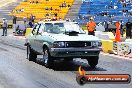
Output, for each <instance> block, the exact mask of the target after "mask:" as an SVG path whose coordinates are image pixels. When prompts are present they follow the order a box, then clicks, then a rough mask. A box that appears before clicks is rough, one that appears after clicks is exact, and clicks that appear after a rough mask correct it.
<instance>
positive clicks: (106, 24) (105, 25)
mask: <svg viewBox="0 0 132 88" xmlns="http://www.w3.org/2000/svg"><path fill="white" fill-rule="evenodd" d="M108 26H109V24H108V22H107V21H106V20H105V21H104V28H105V31H106V32H108Z"/></svg>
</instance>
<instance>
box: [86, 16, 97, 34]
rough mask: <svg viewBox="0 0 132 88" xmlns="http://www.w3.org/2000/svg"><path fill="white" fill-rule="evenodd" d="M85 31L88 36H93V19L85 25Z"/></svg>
mask: <svg viewBox="0 0 132 88" xmlns="http://www.w3.org/2000/svg"><path fill="white" fill-rule="evenodd" d="M86 26H87V30H88V35H95V33H94V31H95V27H96V23H95V22H94V19H93V18H92V17H91V18H90V21H89V22H88V23H87V25H86Z"/></svg>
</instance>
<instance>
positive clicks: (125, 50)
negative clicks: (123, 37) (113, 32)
mask: <svg viewBox="0 0 132 88" xmlns="http://www.w3.org/2000/svg"><path fill="white" fill-rule="evenodd" d="M117 47H118V54H119V55H124V56H128V57H132V43H129V42H119V43H118V44H117Z"/></svg>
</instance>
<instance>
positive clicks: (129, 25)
mask: <svg viewBox="0 0 132 88" xmlns="http://www.w3.org/2000/svg"><path fill="white" fill-rule="evenodd" d="M131 32H132V23H131V22H130V21H129V20H128V22H127V23H126V38H129V37H130V38H132V33H131Z"/></svg>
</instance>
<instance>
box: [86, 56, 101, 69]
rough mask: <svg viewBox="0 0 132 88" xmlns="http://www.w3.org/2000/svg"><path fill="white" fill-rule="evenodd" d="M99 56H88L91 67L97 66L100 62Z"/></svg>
mask: <svg viewBox="0 0 132 88" xmlns="http://www.w3.org/2000/svg"><path fill="white" fill-rule="evenodd" d="M98 59H99V57H98V56H91V57H89V58H87V61H88V64H89V65H90V67H91V68H95V67H96V65H97V64H98Z"/></svg>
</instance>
